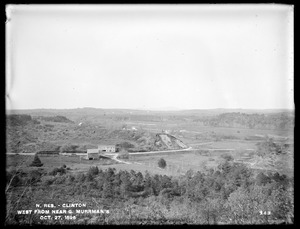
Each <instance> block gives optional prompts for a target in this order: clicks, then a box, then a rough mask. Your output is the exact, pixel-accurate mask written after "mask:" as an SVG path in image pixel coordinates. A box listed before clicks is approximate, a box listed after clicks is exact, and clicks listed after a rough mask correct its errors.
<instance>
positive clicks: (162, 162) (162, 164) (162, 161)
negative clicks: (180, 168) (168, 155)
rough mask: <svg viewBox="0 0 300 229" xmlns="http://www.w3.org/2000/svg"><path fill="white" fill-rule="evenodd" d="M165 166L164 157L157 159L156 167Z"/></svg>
mask: <svg viewBox="0 0 300 229" xmlns="http://www.w3.org/2000/svg"><path fill="white" fill-rule="evenodd" d="M166 166H167V163H166V161H165V159H163V158H161V159H159V161H158V167H159V168H162V169H164V168H165V167H166Z"/></svg>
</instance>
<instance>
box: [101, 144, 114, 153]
mask: <svg viewBox="0 0 300 229" xmlns="http://www.w3.org/2000/svg"><path fill="white" fill-rule="evenodd" d="M98 150H99V152H116V146H115V145H98Z"/></svg>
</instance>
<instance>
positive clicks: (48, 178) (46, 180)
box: [41, 176, 54, 185]
mask: <svg viewBox="0 0 300 229" xmlns="http://www.w3.org/2000/svg"><path fill="white" fill-rule="evenodd" d="M41 181H42V183H43V185H51V184H52V183H53V181H54V178H53V177H52V176H43V177H42V178H41Z"/></svg>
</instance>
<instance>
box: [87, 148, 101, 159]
mask: <svg viewBox="0 0 300 229" xmlns="http://www.w3.org/2000/svg"><path fill="white" fill-rule="evenodd" d="M99 156H100V154H99V150H98V149H87V159H98V158H99Z"/></svg>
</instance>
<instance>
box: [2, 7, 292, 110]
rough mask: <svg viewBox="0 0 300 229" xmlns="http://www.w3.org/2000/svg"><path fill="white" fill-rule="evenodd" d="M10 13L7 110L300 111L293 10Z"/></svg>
mask: <svg viewBox="0 0 300 229" xmlns="http://www.w3.org/2000/svg"><path fill="white" fill-rule="evenodd" d="M6 13H7V22H6V108H7V109H36V108H56V109H68V108H82V107H95V108H124V109H125V108H126V109H162V110H169V109H213V108H243V109H276V108H278V109H282V108H285V109H294V86H293V84H294V71H293V68H294V50H293V48H294V40H293V39H294V31H293V27H294V22H293V17H294V8H293V6H291V5H276V4H259V5H243V4H239V5H216V4H213V5H7V7H6Z"/></svg>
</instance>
